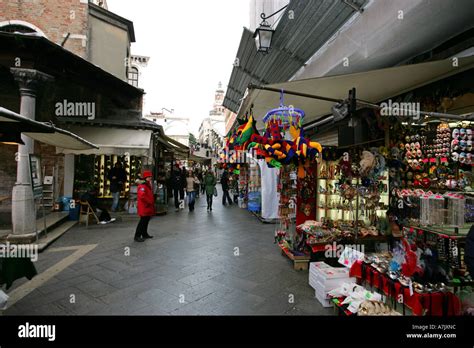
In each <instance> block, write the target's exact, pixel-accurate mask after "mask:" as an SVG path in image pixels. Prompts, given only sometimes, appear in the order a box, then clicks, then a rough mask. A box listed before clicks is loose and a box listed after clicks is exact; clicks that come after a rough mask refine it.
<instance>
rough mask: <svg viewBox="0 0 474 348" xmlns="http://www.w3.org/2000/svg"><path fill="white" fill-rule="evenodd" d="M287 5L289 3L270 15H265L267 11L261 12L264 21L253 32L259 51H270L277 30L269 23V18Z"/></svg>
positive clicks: (264, 52)
mask: <svg viewBox="0 0 474 348" xmlns="http://www.w3.org/2000/svg"><path fill="white" fill-rule="evenodd" d="M287 7H288V5H286V6H283V7H282V8H281V9H279V10H278V11H276V12H275V13H272V14H271V15H270V16H268V17H266V16H265V13H262V14H260V18H262V22H261V23H260V26H259V27H258V28H257V29H255V33H254V34H253V38H254V39H255V44H256V45H257V51H258V52H262V53H263V54H267V53H268V51H270V48H271V47H272V39H273V33H275V30H273V29H272V27H271V26H270V24H268V22H267V19H268V18H271V17H273V16H274V15H276V14H277V13H280V12H281V11H283V10H284V9H285V8H287Z"/></svg>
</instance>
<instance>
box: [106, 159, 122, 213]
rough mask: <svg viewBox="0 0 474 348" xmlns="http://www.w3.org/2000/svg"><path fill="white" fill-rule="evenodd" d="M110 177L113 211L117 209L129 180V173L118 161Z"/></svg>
mask: <svg viewBox="0 0 474 348" xmlns="http://www.w3.org/2000/svg"><path fill="white" fill-rule="evenodd" d="M108 179H109V180H110V192H112V209H111V210H112V211H117V210H118V207H119V202H120V195H121V194H122V191H123V187H124V183H125V182H126V181H127V173H126V172H125V169H123V167H122V163H120V162H116V163H115V166H114V167H113V168H112V169H111V170H110V172H109V175H108Z"/></svg>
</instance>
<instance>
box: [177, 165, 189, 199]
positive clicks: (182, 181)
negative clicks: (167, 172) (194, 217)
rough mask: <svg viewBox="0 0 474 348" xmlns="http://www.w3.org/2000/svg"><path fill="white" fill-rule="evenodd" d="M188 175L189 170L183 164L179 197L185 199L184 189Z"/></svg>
mask: <svg viewBox="0 0 474 348" xmlns="http://www.w3.org/2000/svg"><path fill="white" fill-rule="evenodd" d="M187 176H188V172H187V170H186V167H184V166H183V168H181V190H180V191H179V198H180V199H184V191H185V190H186V178H187Z"/></svg>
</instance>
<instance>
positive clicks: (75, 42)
mask: <svg viewBox="0 0 474 348" xmlns="http://www.w3.org/2000/svg"><path fill="white" fill-rule="evenodd" d="M11 20H20V21H25V22H28V23H30V24H33V25H34V26H36V27H38V28H39V29H40V30H42V31H43V32H44V34H45V35H46V37H47V38H48V39H49V40H51V41H53V42H55V43H57V44H61V43H62V42H63V40H64V34H67V33H70V34H71V36H70V37H69V39H68V40H67V42H66V44H65V45H64V47H65V48H66V49H68V50H70V51H72V52H74V53H75V54H77V55H79V56H81V57H82V58H84V59H86V58H87V42H84V44H85V45H84V46H83V40H82V39H80V38H75V36H76V35H84V36H86V37H87V35H88V23H87V20H88V5H87V2H86V3H82V2H81V1H80V0H60V1H58V0H0V23H1V22H4V21H11Z"/></svg>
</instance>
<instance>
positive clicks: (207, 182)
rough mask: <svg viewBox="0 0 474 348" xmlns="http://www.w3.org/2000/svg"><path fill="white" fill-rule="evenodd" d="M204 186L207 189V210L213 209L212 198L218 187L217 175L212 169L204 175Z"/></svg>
mask: <svg viewBox="0 0 474 348" xmlns="http://www.w3.org/2000/svg"><path fill="white" fill-rule="evenodd" d="M204 187H205V190H206V198H207V210H208V211H212V198H213V196H214V190H215V189H216V177H215V176H214V174H212V171H210V170H208V171H207V173H206V175H205V176H204Z"/></svg>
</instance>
